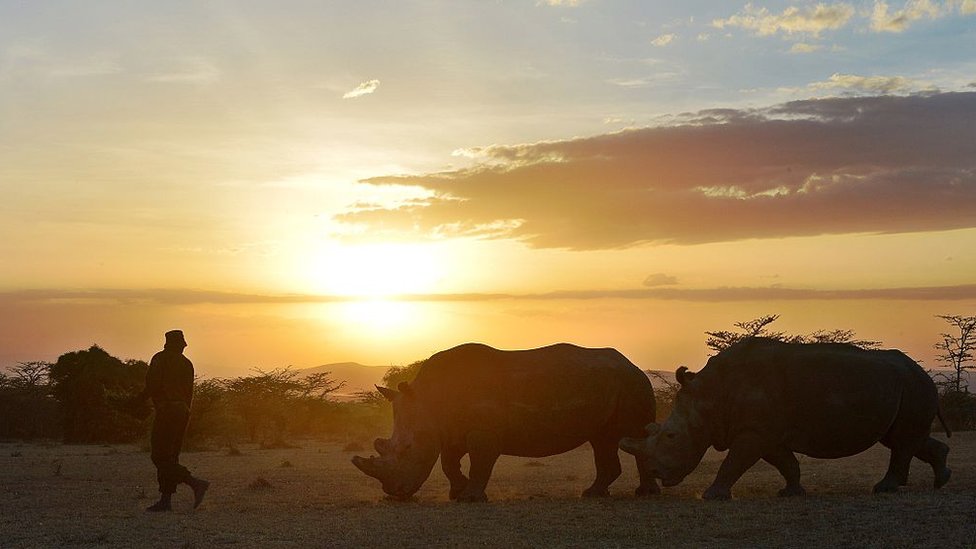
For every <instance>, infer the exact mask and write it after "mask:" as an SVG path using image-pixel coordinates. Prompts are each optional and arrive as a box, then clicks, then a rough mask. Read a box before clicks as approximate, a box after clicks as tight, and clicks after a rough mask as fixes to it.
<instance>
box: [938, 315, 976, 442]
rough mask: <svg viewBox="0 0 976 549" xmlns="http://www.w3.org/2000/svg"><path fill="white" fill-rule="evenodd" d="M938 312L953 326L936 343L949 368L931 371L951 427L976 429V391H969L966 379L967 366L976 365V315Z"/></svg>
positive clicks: (942, 360)
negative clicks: (937, 371)
mask: <svg viewBox="0 0 976 549" xmlns="http://www.w3.org/2000/svg"><path fill="white" fill-rule="evenodd" d="M937 316H938V318H941V319H942V320H944V321H946V322H947V323H948V324H949V325H950V326H951V328H952V330H950V331H949V332H943V333H941V334H939V337H940V338H941V340H940V341H939V342H938V343H936V344H935V345H934V347H935V348H936V350H938V351H939V354H938V356H937V357H936V358H937V359H938V360H939V362H940V363H942V364H943V365H944V366H946V367H948V368H950V373H949V374H945V373H942V372H939V373H935V374H932V377H933V378H935V380H936V384H937V385H938V386H939V389H940V391H939V392H940V393H941V394H940V399H941V403H942V411H943V414H944V416H945V419H946V422H948V424H949V426H950V428H952V429H956V430H959V431H966V430H972V429H976V395H974V394H972V393H970V392H969V383H968V382H967V381H966V380H965V379H964V374H965V372H966V371H967V370H973V369H976V364H974V362H973V355H974V352H976V316H961V315H937ZM930 373H931V372H930Z"/></svg>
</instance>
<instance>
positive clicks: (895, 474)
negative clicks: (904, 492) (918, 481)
mask: <svg viewBox="0 0 976 549" xmlns="http://www.w3.org/2000/svg"><path fill="white" fill-rule="evenodd" d="M913 455H914V451H913V450H911V449H910V448H905V447H904V446H895V447H893V448H891V458H889V460H888V471H887V472H886V473H885V476H884V478H883V479H881V480H880V481H878V483H877V484H875V485H874V489H873V492H874V493H875V494H881V493H888V492H897V491H898V487H899V486H902V485H903V484H904V483H905V482H907V481H908V468H909V466H910V465H911V464H912V457H913Z"/></svg>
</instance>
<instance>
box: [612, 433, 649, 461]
mask: <svg viewBox="0 0 976 549" xmlns="http://www.w3.org/2000/svg"><path fill="white" fill-rule="evenodd" d="M646 440H647V439H643V438H629V437H625V438H622V439H620V442H619V443H618V444H617V446H618V447H619V448H620V449H621V450H623V451H624V452H627V453H628V454H630V455H632V456H637V455H640V452H641V450H642V449H643V448H644V445H645V443H646Z"/></svg>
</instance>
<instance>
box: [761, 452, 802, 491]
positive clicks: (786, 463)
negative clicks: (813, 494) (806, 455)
mask: <svg viewBox="0 0 976 549" xmlns="http://www.w3.org/2000/svg"><path fill="white" fill-rule="evenodd" d="M762 458H763V460H765V461H766V463H768V464H770V465H772V466H773V467H775V468H776V470H777V471H779V474H781V475H783V478H784V479H785V480H786V487H785V488H783V489H782V490H780V491H779V495H780V496H784V497H786V496H803V495H806V493H807V491H806V490H805V489H804V488H803V486H802V485H801V484H800V462H799V461H797V460H796V456H795V455H793V452H792V451H790V449H789V448H783V447H780V448H776V449H775V450H772V451H770V452H767V453H766V454H764V455H763V457H762Z"/></svg>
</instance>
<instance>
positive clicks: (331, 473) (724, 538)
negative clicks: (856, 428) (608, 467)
mask: <svg viewBox="0 0 976 549" xmlns="http://www.w3.org/2000/svg"><path fill="white" fill-rule="evenodd" d="M938 436H940V437H942V436H943V435H938ZM361 442H362V443H363V444H364V445H367V447H368V443H367V441H361ZM301 445H302V447H301V448H293V449H275V450H262V449H258V448H256V447H251V446H243V447H241V448H240V455H229V453H228V452H227V451H226V450H221V451H205V452H190V453H185V454H184V456H183V459H182V461H183V463H184V464H185V465H187V466H188V467H190V468H191V470H193V471H194V473H195V474H197V475H198V476H201V477H204V478H207V479H209V480H210V481H211V482H212V486H211V489H210V492H209V493H208V494H207V499H206V501H204V503H203V504H202V505H201V506H200V508H199V509H197V510H193V509H191V506H192V496H191V494H190V491H189V489H187V488H186V487H181V491H179V492H178V493H177V495H176V498H175V499H174V504H175V507H176V509H175V511H174V512H172V513H163V514H157V513H146V512H144V511H143V509H144V508H145V507H146V506H147V505H149V504H150V503H152V502H153V501H154V498H155V496H156V492H155V473H154V469H153V467H152V464H151V463H150V461H149V455H148V453H147V452H145V451H143V450H141V449H140V448H138V447H136V446H132V445H116V446H65V445H60V444H50V445H40V444H21V443H0V490H2V493H0V546H2V547H4V548H6V547H56V546H79V547H85V546H91V547H107V546H117V547H127V546H131V547H216V546H224V545H227V546H237V547H304V546H308V547H396V546H401V547H431V546H434V547H886V548H890V547H943V548H945V547H976V433H956V434H955V435H954V436H953V437H952V439H951V441H950V446H951V447H952V451H951V452H950V454H949V459H950V466H951V467H952V468H953V477H952V480H951V481H950V482H949V484H948V485H947V486H946V487H945V488H943V489H942V490H939V491H938V492H936V491H933V490H932V471H931V469H930V468H929V467H928V466H927V465H925V464H923V463H921V462H918V461H915V462H914V464H913V469H912V475H911V479H910V484H909V485H908V486H906V487H904V488H902V491H901V492H900V493H898V494H892V495H883V496H872V495H871V493H870V492H871V486H872V485H873V484H874V483H875V482H876V481H877V480H878V479H880V478H881V476H882V474H883V472H884V469H885V467H886V465H887V461H888V453H887V450H885V449H884V448H882V447H880V446H876V447H874V448H872V449H870V450H869V451H867V452H865V453H863V454H861V455H858V456H855V457H851V458H846V459H840V460H815V459H810V458H806V457H802V456H801V457H800V464H801V469H802V472H803V482H804V485H805V486H806V488H807V490H808V492H809V495H808V496H806V497H803V498H778V497H776V491H777V490H778V489H779V488H780V487H781V484H782V482H781V480H780V478H779V476H778V474H777V473H776V471H775V470H773V469H772V468H771V467H769V466H767V465H765V464H762V463H761V464H758V465H756V466H755V467H754V468H753V469H752V470H751V471H749V472H748V473H747V474H746V476H745V477H743V478H742V480H740V481H739V483H738V484H737V485H736V487H735V491H734V496H735V499H733V500H732V501H724V502H712V501H702V500H700V499H698V494H700V493H701V492H702V491H703V490H704V489H705V487H706V486H708V484H709V483H710V482H711V480H712V477H713V476H714V474H715V471H716V470H717V468H718V464H719V462H720V460H721V459H722V457H723V455H722V454H719V453H716V452H709V453H708V454H707V455H706V457H705V460H704V461H703V462H702V464H701V465H700V466H699V468H698V470H697V471H695V472H694V473H693V474H692V475H691V476H689V477H688V478H687V479H686V480H685V481H684V482H683V483H682V484H680V485H679V486H676V487H673V488H668V489H664V492H663V494H662V495H661V496H658V497H654V498H651V499H648V500H638V499H635V498H634V497H633V496H632V495H631V494H632V491H633V489H634V488H635V487H636V485H637V470H636V467H635V466H634V463H633V460H632V459H631V458H630V456H627V455H625V454H621V458H622V461H623V464H624V474H623V475H622V476H621V477H620V479H618V480H617V482H616V483H614V485H613V486H612V487H611V489H612V490H613V493H614V495H613V496H612V497H610V498H607V499H601V500H582V499H580V498H579V497H578V494H579V493H580V491H581V490H582V489H583V488H585V487H586V486H587V485H588V484H589V481H590V480H591V479H592V476H593V465H592V459H591V455H590V452H589V448H588V447H586V446H584V447H582V448H579V449H577V450H575V451H572V452H569V453H567V454H563V455H560V456H554V457H550V458H544V459H525V458H513V457H503V458H502V459H501V460H500V461H499V463H498V465H497V467H496V469H495V473H494V476H493V478H492V481H491V483H490V484H489V486H488V496H489V498H491V502H490V503H487V504H458V503H453V502H451V501H449V500H448V498H447V481H446V479H445V478H444V476H443V474H442V473H441V472H440V468H439V467H435V469H434V473H433V474H432V475H431V478H430V479H429V480H428V481H427V483H426V484H425V485H424V486H423V488H422V489H421V490H420V492H418V494H417V496H416V498H415V500H414V501H411V502H393V501H387V500H385V499H384V498H383V494H382V492H381V490H380V487H379V483H378V482H376V481H374V480H373V479H371V478H368V477H366V476H365V475H363V474H362V473H360V472H359V471H358V470H357V469H356V468H354V467H353V466H352V464H351V463H350V462H349V459H350V458H351V457H352V455H353V453H351V452H345V451H343V446H344V442H334V443H325V442H316V441H304V442H302V443H301ZM360 453H361V454H364V455H368V452H360ZM259 479H263V480H264V481H266V483H261V482H260V481H259Z"/></svg>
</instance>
